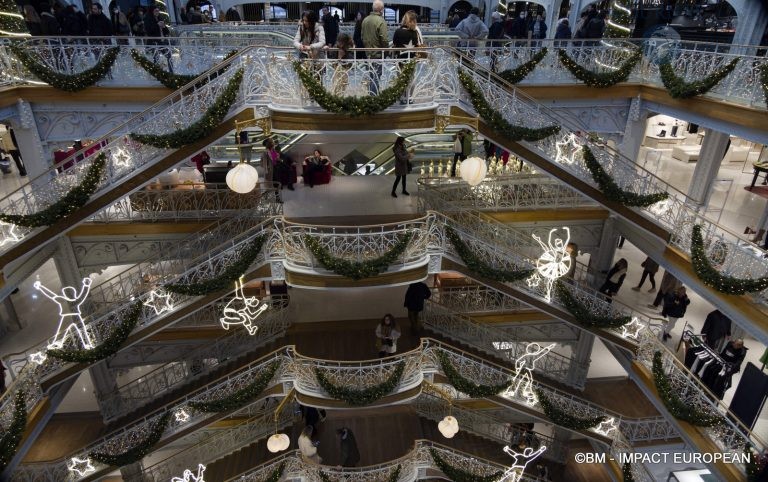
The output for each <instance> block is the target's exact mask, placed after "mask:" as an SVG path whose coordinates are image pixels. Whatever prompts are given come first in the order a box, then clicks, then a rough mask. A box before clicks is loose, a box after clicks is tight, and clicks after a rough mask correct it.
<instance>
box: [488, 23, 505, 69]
mask: <svg viewBox="0 0 768 482" xmlns="http://www.w3.org/2000/svg"><path fill="white" fill-rule="evenodd" d="M503 38H504V22H502V21H501V14H500V13H499V12H493V13H492V14H491V26H490V27H488V40H494V42H491V44H490V47H491V71H493V72H496V58H497V57H498V56H499V53H498V50H499V49H500V48H501V46H502V45H504V42H503V41H502V39H503Z"/></svg>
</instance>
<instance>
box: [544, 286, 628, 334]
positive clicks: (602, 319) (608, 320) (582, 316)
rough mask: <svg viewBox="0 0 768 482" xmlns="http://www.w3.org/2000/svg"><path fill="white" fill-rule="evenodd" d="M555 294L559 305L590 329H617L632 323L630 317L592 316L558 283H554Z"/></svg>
mask: <svg viewBox="0 0 768 482" xmlns="http://www.w3.org/2000/svg"><path fill="white" fill-rule="evenodd" d="M555 293H556V294H557V298H558V299H559V300H560V303H562V304H563V306H564V307H565V309H566V310H568V312H569V313H570V314H572V315H573V317H574V318H576V321H577V322H579V323H581V324H582V325H585V326H588V327H590V328H619V327H622V326H624V325H626V324H627V323H629V322H630V321H632V317H631V316H624V315H622V316H598V315H595V314H593V313H592V312H590V311H589V308H587V307H586V306H584V305H583V304H582V303H581V302H579V300H578V299H576V297H575V296H573V295H572V294H571V292H570V291H568V288H566V287H565V285H564V284H563V283H562V282H560V281H557V282H556V283H555Z"/></svg>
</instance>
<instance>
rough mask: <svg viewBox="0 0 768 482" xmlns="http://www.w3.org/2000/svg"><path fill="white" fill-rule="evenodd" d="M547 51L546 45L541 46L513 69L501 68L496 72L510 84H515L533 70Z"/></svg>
mask: <svg viewBox="0 0 768 482" xmlns="http://www.w3.org/2000/svg"><path fill="white" fill-rule="evenodd" d="M548 52H549V50H548V49H547V48H546V47H543V48H542V49H541V50H539V51H538V52H536V53H535V54H534V55H533V57H531V60H529V61H528V62H525V63H523V64H521V65H518V66H517V67H515V68H514V69H507V70H502V71H501V72H499V73H498V76H499V77H501V78H502V79H504V80H506V81H507V82H509V83H510V84H517V83H518V82H522V80H523V79H525V78H526V77H528V74H530V73H531V72H533V70H534V69H535V68H536V66H537V65H539V62H541V61H542V60H543V59H544V57H546V56H547V53H548Z"/></svg>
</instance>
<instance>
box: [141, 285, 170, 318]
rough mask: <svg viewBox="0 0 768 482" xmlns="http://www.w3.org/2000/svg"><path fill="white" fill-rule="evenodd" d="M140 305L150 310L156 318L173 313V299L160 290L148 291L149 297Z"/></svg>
mask: <svg viewBox="0 0 768 482" xmlns="http://www.w3.org/2000/svg"><path fill="white" fill-rule="evenodd" d="M142 304H143V305H144V306H148V307H149V308H152V310H153V311H154V312H155V315H157V316H160V315H162V314H163V313H166V312H171V311H173V298H171V294H170V293H168V292H167V291H165V290H162V289H160V290H152V291H150V292H149V297H147V299H146V300H144V302H143V303H142Z"/></svg>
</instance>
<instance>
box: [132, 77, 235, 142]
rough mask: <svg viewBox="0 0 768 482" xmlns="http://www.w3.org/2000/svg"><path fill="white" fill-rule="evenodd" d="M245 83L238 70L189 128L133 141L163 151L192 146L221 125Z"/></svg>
mask: <svg viewBox="0 0 768 482" xmlns="http://www.w3.org/2000/svg"><path fill="white" fill-rule="evenodd" d="M242 81H243V69H240V70H238V71H237V72H235V74H234V75H233V76H232V78H231V79H229V81H228V83H227V86H226V87H225V88H224V90H223V91H222V92H221V94H219V96H218V97H217V98H216V100H214V101H213V104H211V106H210V107H208V109H207V110H206V111H205V114H203V116H202V117H201V118H200V119H199V120H197V121H196V122H194V123H193V124H191V125H190V126H189V127H185V128H183V129H179V130H177V131H174V132H171V133H169V134H130V136H131V139H133V140H135V141H138V142H141V143H142V144H147V145H150V146H154V147H159V148H161V149H177V148H179V147H183V146H186V145H188V144H192V143H193V142H197V141H199V140H200V139H203V138H204V137H206V136H208V135H210V134H211V133H212V132H213V130H214V129H215V128H216V127H218V126H219V124H221V122H222V121H223V120H224V117H225V116H226V115H227V112H229V109H230V107H232V104H234V103H235V100H237V93H238V91H239V89H240V84H241V83H242Z"/></svg>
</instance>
